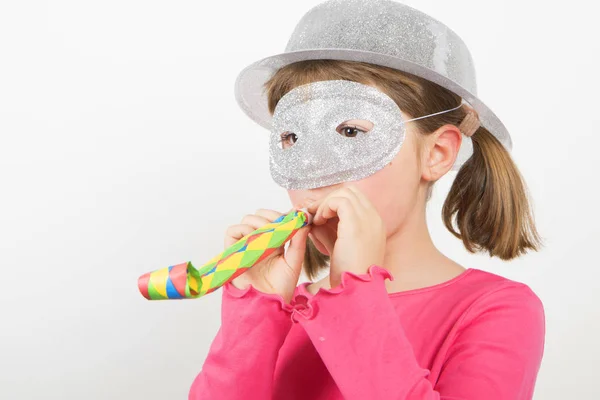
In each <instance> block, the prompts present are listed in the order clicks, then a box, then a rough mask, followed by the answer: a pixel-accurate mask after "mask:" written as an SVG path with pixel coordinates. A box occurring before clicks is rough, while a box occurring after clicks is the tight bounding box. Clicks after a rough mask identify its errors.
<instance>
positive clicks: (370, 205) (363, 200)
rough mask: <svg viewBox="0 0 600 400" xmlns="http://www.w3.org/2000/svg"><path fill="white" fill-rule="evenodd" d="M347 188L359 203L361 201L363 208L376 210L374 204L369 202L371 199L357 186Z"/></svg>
mask: <svg viewBox="0 0 600 400" xmlns="http://www.w3.org/2000/svg"><path fill="white" fill-rule="evenodd" d="M347 187H348V189H349V190H351V191H352V192H353V193H354V194H355V195H356V198H357V199H358V201H360V203H361V204H362V206H363V208H365V209H370V208H375V207H374V206H373V203H372V202H371V200H369V198H368V197H367V196H366V195H365V194H364V193H363V192H362V190H360V189H359V188H358V187H357V186H356V185H348V186H347Z"/></svg>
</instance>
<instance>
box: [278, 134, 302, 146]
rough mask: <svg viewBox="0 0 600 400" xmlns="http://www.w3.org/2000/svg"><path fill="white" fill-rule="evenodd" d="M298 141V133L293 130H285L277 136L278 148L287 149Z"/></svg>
mask: <svg viewBox="0 0 600 400" xmlns="http://www.w3.org/2000/svg"><path fill="white" fill-rule="evenodd" d="M297 141H298V135H296V134H295V133H294V132H289V131H285V132H283V133H282V134H281V136H280V137H279V148H280V149H288V148H290V147H292V146H293V145H294V143H296V142H297Z"/></svg>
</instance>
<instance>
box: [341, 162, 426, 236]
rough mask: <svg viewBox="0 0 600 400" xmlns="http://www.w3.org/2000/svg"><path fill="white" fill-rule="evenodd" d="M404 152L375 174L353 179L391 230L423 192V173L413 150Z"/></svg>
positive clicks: (400, 221)
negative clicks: (420, 171) (421, 173)
mask: <svg viewBox="0 0 600 400" xmlns="http://www.w3.org/2000/svg"><path fill="white" fill-rule="evenodd" d="M401 153H402V151H401V152H399V153H398V155H397V156H396V157H395V158H394V160H392V162H391V163H390V164H388V165H387V166H386V167H385V168H383V169H381V170H379V171H377V172H376V173H375V174H373V175H371V176H368V177H366V178H364V179H361V180H358V181H354V182H351V183H353V184H355V185H356V186H357V187H358V188H359V189H360V190H361V191H362V192H363V193H364V194H365V195H366V196H367V198H368V199H369V200H370V201H371V203H372V204H373V206H374V207H375V209H376V210H377V212H378V213H379V215H380V216H381V218H382V219H383V221H384V223H385V225H386V230H387V232H388V234H390V233H392V232H394V231H395V230H397V229H398V227H399V226H400V225H402V223H403V221H404V220H405V218H406V214H407V213H408V212H409V210H411V209H412V208H413V207H414V204H415V201H416V199H417V196H418V192H419V184H420V175H419V171H418V168H417V165H416V159H415V158H414V155H413V154H411V155H410V156H408V154H401ZM405 155H406V156H407V157H405Z"/></svg>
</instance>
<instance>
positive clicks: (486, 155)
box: [264, 59, 541, 279]
mask: <svg viewBox="0 0 600 400" xmlns="http://www.w3.org/2000/svg"><path fill="white" fill-rule="evenodd" d="M331 79H344V80H350V81H355V82H359V83H364V84H370V85H376V86H377V87H378V88H379V90H381V91H382V92H384V93H385V94H387V95H388V96H389V97H390V98H392V99H393V100H394V101H395V102H396V104H398V106H399V107H400V109H402V110H403V111H405V112H406V113H408V114H409V115H411V116H413V117H418V116H421V115H427V114H432V113H436V112H439V111H441V110H446V109H450V108H454V107H457V106H458V105H460V103H461V98H460V96H458V95H457V94H455V93H453V92H451V91H449V90H447V89H445V88H443V87H442V86H439V85H437V84H436V83H433V82H431V81H428V80H426V79H423V78H420V77H418V76H416V75H413V74H410V73H407V72H403V71H399V70H396V69H393V68H388V67H383V66H379V65H374V64H369V63H365V62H357V61H343V60H329V59H326V60H306V61H299V62H295V63H292V64H289V65H286V66H284V67H282V68H280V69H279V70H278V71H277V72H276V73H275V74H274V75H273V76H272V77H271V78H270V79H269V80H268V81H267V82H266V83H265V85H264V88H265V90H266V93H267V95H268V107H269V111H270V112H271V114H273V112H274V110H275V106H276V105H277V102H278V101H279V99H281V97H283V96H284V95H285V94H286V93H287V92H288V91H290V90H291V89H293V88H294V87H296V86H299V85H303V84H306V83H310V82H316V81H322V80H331ZM466 111H467V110H466V109H465V108H464V107H461V108H458V109H456V110H454V111H450V112H446V113H443V114H439V115H435V116H432V117H428V118H423V119H420V120H416V121H414V122H413V124H414V126H415V128H416V132H417V133H419V134H421V135H427V134H429V133H432V132H434V131H435V130H437V129H438V128H439V127H441V126H443V125H445V124H452V125H455V126H457V127H458V126H459V125H460V122H461V121H462V120H463V118H464V117H465V116H466ZM471 140H472V142H473V155H472V156H471V157H470V158H469V159H468V160H467V161H466V162H465V163H464V164H463V165H462V166H461V168H460V169H459V170H458V172H457V175H456V178H455V179H454V182H453V183H452V187H451V188H450V192H449V193H448V197H447V198H446V200H445V202H444V205H443V208H442V218H443V221H444V225H445V226H446V228H447V229H448V230H449V231H450V232H451V233H452V234H453V235H454V236H456V237H457V238H458V239H460V240H462V242H463V244H464V246H465V248H466V249H467V250H468V251H469V252H471V253H475V252H479V251H486V252H488V253H489V255H490V257H494V256H495V257H499V258H500V259H502V260H510V259H513V258H516V257H518V256H520V255H522V254H524V253H526V252H527V250H528V249H529V250H535V251H537V250H539V248H540V246H541V239H540V236H539V234H538V232H537V230H536V228H535V224H534V218H533V212H532V210H531V209H530V205H529V201H528V196H527V188H526V185H525V182H524V180H523V177H522V176H521V174H520V172H519V170H518V169H517V167H516V165H515V164H514V162H513V160H512V158H511V156H510V153H509V152H508V151H507V150H506V149H505V148H504V146H503V145H502V143H500V142H499V141H498V139H496V137H495V136H494V135H492V134H491V133H490V132H489V131H488V130H487V129H485V128H484V127H483V126H480V127H479V128H478V129H477V130H476V131H475V133H474V134H473V136H471ZM433 183H434V182H431V184H430V186H429V189H428V193H427V200H429V198H430V196H431V189H432V186H433ZM454 216H456V226H457V228H458V229H455V228H454V226H453V225H452V222H453V217H454ZM328 262H329V257H328V256H325V255H324V254H322V253H321V252H320V251H319V250H317V248H316V247H315V245H314V244H313V243H312V241H311V240H310V238H309V239H308V240H307V247H306V252H305V255H304V271H305V272H306V274H307V276H308V277H309V278H310V279H314V278H315V277H316V276H317V274H318V273H319V271H320V270H321V269H323V268H325V267H327V266H328Z"/></svg>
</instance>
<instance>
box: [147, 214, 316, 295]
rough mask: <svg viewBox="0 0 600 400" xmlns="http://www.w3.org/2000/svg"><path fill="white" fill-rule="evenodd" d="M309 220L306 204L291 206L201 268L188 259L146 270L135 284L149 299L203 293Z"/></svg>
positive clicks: (261, 256)
mask: <svg viewBox="0 0 600 400" xmlns="http://www.w3.org/2000/svg"><path fill="white" fill-rule="evenodd" d="M312 220H313V216H312V215H311V214H310V213H309V212H308V210H307V209H306V208H301V209H299V210H293V211H291V212H290V213H288V214H287V215H282V216H281V217H279V218H277V219H276V220H275V221H273V222H271V223H269V224H267V225H265V226H263V227H261V228H259V229H257V230H255V231H254V232H252V233H250V234H248V235H246V236H244V237H243V238H241V239H240V240H238V241H237V242H235V243H234V244H232V245H231V246H229V247H228V248H227V249H225V251H223V252H222V253H221V254H219V255H217V256H216V257H214V258H213V259H211V260H210V261H208V262H207V263H206V264H204V265H203V266H202V267H201V268H200V269H196V268H195V267H194V266H193V265H192V263H191V262H190V261H188V262H184V263H181V264H177V265H172V266H170V267H166V268H161V269H158V270H156V271H152V272H147V273H145V274H144V275H142V276H140V277H139V278H138V288H139V290H140V292H141V293H142V295H143V296H144V297H145V298H147V299H148V300H170V299H195V298H198V297H200V296H204V295H205V294H207V293H210V292H214V291H215V290H217V289H218V288H220V287H221V286H223V285H225V284H226V283H227V282H230V281H231V280H233V279H234V278H235V277H237V276H239V275H241V274H243V273H244V272H246V271H247V270H248V269H250V268H252V266H254V265H256V264H258V263H259V262H261V261H262V260H264V259H265V258H267V257H268V256H269V255H270V254H271V253H273V251H275V250H276V249H278V248H280V247H281V246H283V245H285V243H287V242H288V241H289V240H291V239H292V237H293V236H294V235H295V234H296V232H298V230H300V229H301V228H302V227H304V226H306V225H308V224H311V223H312Z"/></svg>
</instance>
